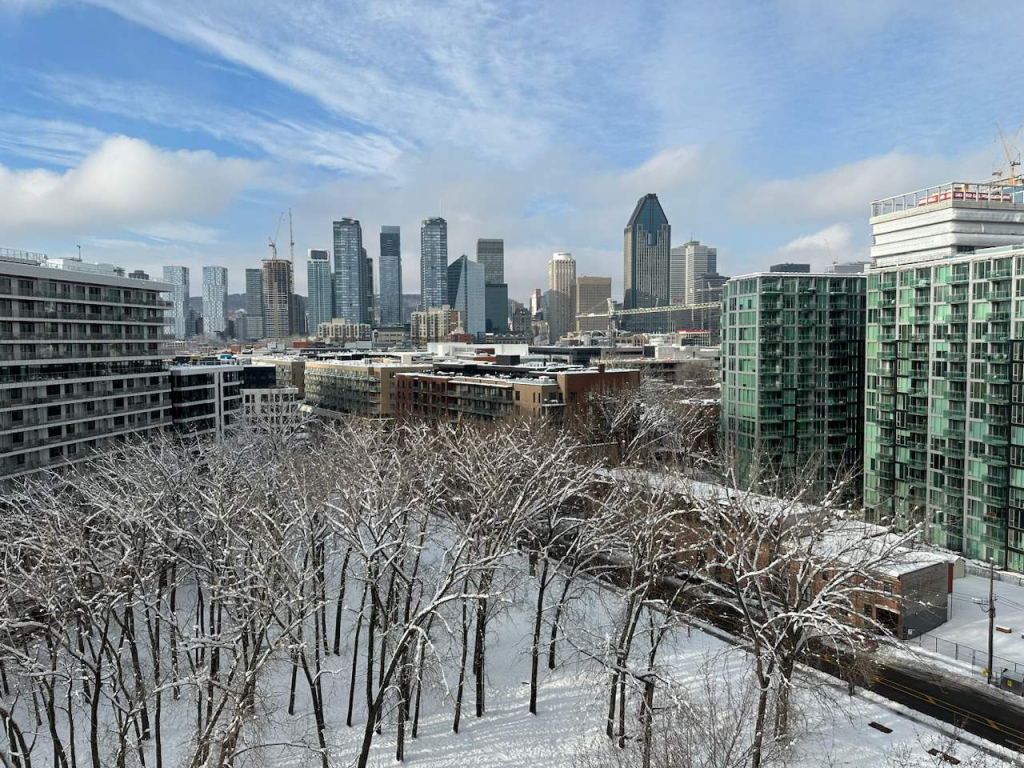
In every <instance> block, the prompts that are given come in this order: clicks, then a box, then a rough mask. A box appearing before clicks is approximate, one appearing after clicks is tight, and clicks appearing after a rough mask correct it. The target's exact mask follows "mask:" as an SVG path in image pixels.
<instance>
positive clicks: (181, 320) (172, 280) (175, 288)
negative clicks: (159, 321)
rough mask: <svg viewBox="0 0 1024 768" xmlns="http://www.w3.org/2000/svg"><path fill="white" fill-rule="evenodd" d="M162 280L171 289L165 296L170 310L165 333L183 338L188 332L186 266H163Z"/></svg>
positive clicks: (187, 281)
mask: <svg viewBox="0 0 1024 768" xmlns="http://www.w3.org/2000/svg"><path fill="white" fill-rule="evenodd" d="M164 282H165V283H169V284H170V286H171V289H170V290H169V291H168V292H167V293H168V296H167V298H168V299H170V302H171V311H170V312H169V313H168V315H167V328H166V333H167V335H168V336H173V337H174V338H176V339H184V338H185V337H186V336H188V335H189V332H188V296H189V278H188V267H178V266H174V267H164Z"/></svg>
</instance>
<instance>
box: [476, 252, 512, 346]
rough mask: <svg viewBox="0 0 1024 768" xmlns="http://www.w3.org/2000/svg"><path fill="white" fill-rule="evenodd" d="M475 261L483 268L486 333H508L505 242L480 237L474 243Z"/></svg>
mask: <svg viewBox="0 0 1024 768" xmlns="http://www.w3.org/2000/svg"><path fill="white" fill-rule="evenodd" d="M476 260H477V263H478V264H480V265H481V266H482V267H483V268H484V282H485V284H486V286H487V288H486V294H487V299H486V302H485V303H486V305H487V310H486V314H487V332H488V333H508V283H506V282H505V241H504V240H502V239H501V238H485V237H481V238H479V239H478V240H477V241H476Z"/></svg>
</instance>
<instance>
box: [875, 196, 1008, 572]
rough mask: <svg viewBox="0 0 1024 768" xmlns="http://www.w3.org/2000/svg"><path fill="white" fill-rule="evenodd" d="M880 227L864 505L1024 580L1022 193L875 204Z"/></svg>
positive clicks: (907, 198) (898, 199) (904, 199)
mask: <svg viewBox="0 0 1024 768" xmlns="http://www.w3.org/2000/svg"><path fill="white" fill-rule="evenodd" d="M871 227H872V235H873V237H872V246H871V258H872V268H871V270H870V271H869V273H868V322H867V376H866V385H865V388H866V395H865V398H866V407H865V421H866V426H865V445H864V506H865V509H866V510H867V512H868V514H869V515H870V516H871V517H872V518H873V519H878V520H882V519H886V520H894V521H895V522H896V523H897V524H900V525H902V526H905V527H908V528H909V527H910V526H913V525H920V526H922V527H923V529H924V533H925V537H926V538H927V539H928V540H929V541H930V542H932V543H934V544H938V545H940V546H943V547H948V548H950V549H953V550H956V551H960V552H963V553H964V554H965V555H967V556H968V557H972V558H976V559H978V560H984V561H992V562H995V563H996V564H997V565H999V566H1004V567H1007V568H1010V569H1013V570H1016V571H1024V416H1022V413H1024V388H1022V387H1021V385H1020V384H1019V383H1017V382H1019V381H1020V380H1021V376H1020V369H1021V367H1022V366H1024V321H1021V320H1018V319H1017V318H1020V317H1024V297H1022V296H1021V295H1020V290H1019V286H1020V285H1021V284H1022V281H1024V249H1022V248H1021V246H1019V245H1016V244H1018V243H1021V242H1024V188H1022V187H1021V186H1020V185H1019V184H1017V185H1010V184H1009V183H1006V182H991V183H989V182H986V183H980V184H974V183H964V182H955V183H951V184H945V185H942V186H939V187H933V188H931V189H928V190H923V191H921V192H915V193H910V194H907V195H899V196H896V197H892V198H887V199H884V200H878V201H875V202H874V203H872V205H871ZM988 246H993V247H988ZM1015 286H1016V287H1015Z"/></svg>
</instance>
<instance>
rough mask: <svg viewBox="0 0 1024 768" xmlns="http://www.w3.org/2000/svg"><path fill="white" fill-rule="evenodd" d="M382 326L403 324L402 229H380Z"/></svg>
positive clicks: (379, 269) (379, 265) (384, 227)
mask: <svg viewBox="0 0 1024 768" xmlns="http://www.w3.org/2000/svg"><path fill="white" fill-rule="evenodd" d="M377 269H378V274H379V275H380V324H381V325H382V326H384V327H388V326H395V325H401V323H402V230H401V228H400V227H391V226H383V227H381V228H380V260H379V261H378V262H377Z"/></svg>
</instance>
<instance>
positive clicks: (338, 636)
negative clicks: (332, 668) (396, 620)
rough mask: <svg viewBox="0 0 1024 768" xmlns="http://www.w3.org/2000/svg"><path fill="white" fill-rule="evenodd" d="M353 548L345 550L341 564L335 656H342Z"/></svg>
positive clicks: (335, 624)
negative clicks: (344, 618)
mask: <svg viewBox="0 0 1024 768" xmlns="http://www.w3.org/2000/svg"><path fill="white" fill-rule="evenodd" d="M351 554H352V547H349V548H348V549H347V550H345V560H344V561H343V562H342V564H341V584H339V585H338V602H337V604H336V606H335V609H334V649H333V650H334V655H335V656H340V655H341V615H342V612H343V611H344V609H345V583H346V579H345V575H346V573H347V571H348V558H349V555H351Z"/></svg>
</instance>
